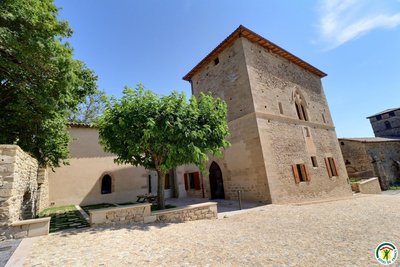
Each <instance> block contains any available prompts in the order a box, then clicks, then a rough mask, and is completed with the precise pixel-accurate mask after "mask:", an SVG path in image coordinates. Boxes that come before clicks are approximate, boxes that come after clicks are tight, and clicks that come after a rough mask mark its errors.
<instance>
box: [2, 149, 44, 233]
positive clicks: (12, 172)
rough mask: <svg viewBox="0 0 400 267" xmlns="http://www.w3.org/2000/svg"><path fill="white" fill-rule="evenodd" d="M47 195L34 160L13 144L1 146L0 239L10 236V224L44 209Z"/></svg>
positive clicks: (42, 178) (41, 176)
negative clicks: (0, 237)
mask: <svg viewBox="0 0 400 267" xmlns="http://www.w3.org/2000/svg"><path fill="white" fill-rule="evenodd" d="M46 195H48V183H47V180H46V175H45V173H43V171H41V175H40V178H39V179H38V163H37V161H36V160H35V159H34V158H32V157H31V156H29V155H28V154H27V153H25V152H24V151H22V149H21V148H19V147H18V146H16V145H0V219H1V220H0V228H1V232H0V236H6V237H13V232H12V231H11V230H12V229H11V227H10V225H12V224H13V223H16V222H18V221H20V220H26V219H31V218H34V217H35V215H36V214H37V213H38V212H39V211H40V210H41V209H43V208H46V207H47V204H48V203H47V200H46ZM41 196H43V199H39V197H41Z"/></svg>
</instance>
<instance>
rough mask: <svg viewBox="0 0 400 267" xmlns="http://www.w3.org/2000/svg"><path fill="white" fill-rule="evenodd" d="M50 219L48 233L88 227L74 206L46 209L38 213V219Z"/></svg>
mask: <svg viewBox="0 0 400 267" xmlns="http://www.w3.org/2000/svg"><path fill="white" fill-rule="evenodd" d="M49 216H50V217H51V220H50V233H53V232H57V231H61V230H66V229H78V228H85V227H89V223H88V222H87V221H86V220H85V218H83V216H82V214H81V213H80V212H79V210H77V208H76V207H75V205H69V206H62V207H52V208H47V209H45V210H43V211H42V212H40V213H39V215H38V217H39V218H41V217H49Z"/></svg>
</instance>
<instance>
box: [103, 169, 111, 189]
mask: <svg viewBox="0 0 400 267" xmlns="http://www.w3.org/2000/svg"><path fill="white" fill-rule="evenodd" d="M101 194H111V176H110V175H108V174H106V175H104V176H103V178H102V179H101Z"/></svg>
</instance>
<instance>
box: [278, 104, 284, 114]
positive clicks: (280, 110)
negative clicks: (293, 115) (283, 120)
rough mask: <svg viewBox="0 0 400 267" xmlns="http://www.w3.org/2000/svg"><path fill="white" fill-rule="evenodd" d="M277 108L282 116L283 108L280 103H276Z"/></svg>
mask: <svg viewBox="0 0 400 267" xmlns="http://www.w3.org/2000/svg"><path fill="white" fill-rule="evenodd" d="M278 106H279V113H280V114H283V107H282V103H281V102H279V103H278Z"/></svg>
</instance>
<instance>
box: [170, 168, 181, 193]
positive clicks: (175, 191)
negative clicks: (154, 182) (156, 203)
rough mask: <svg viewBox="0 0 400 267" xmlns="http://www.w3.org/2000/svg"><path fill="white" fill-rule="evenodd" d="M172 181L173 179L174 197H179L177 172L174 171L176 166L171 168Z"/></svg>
mask: <svg viewBox="0 0 400 267" xmlns="http://www.w3.org/2000/svg"><path fill="white" fill-rule="evenodd" d="M172 174H173V181H174V198H179V181H178V174H177V173H176V168H173V169H172Z"/></svg>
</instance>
